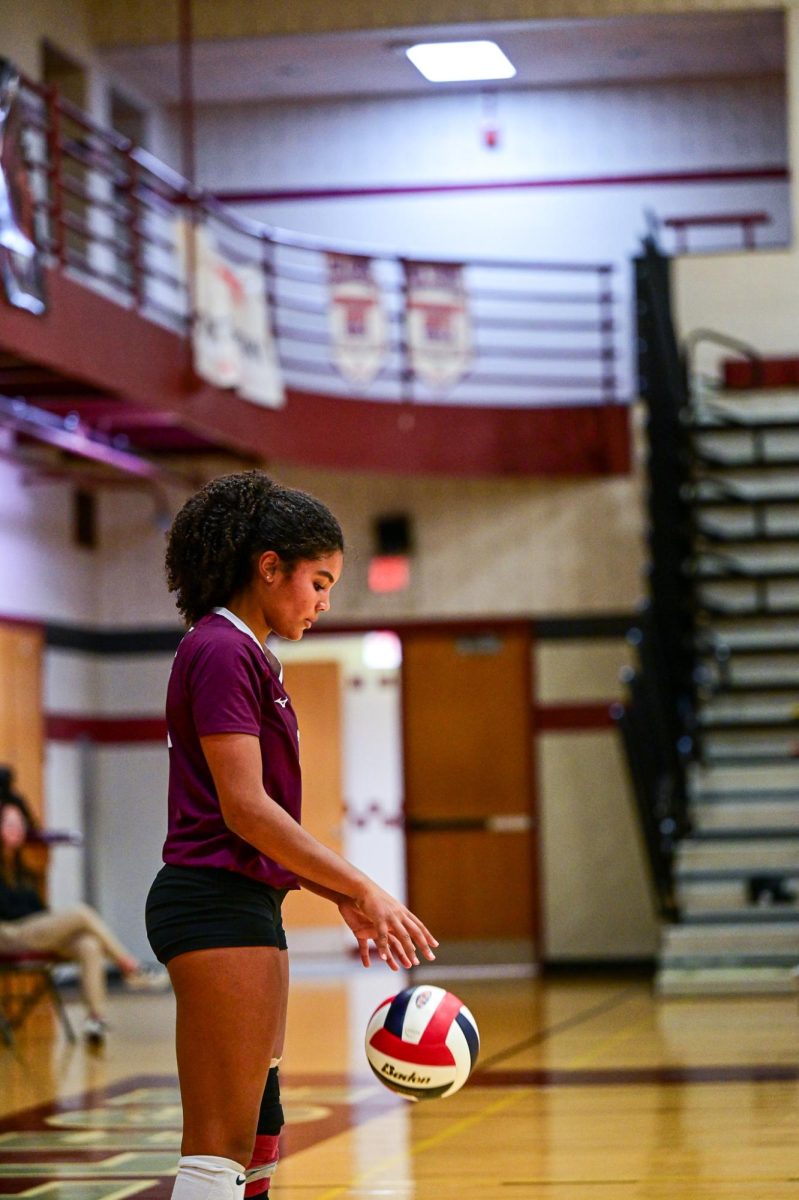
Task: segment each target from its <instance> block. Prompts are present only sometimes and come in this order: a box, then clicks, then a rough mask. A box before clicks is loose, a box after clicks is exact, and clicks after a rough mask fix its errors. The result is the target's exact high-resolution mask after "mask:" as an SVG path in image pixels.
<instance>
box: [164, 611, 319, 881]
mask: <svg viewBox="0 0 799 1200" xmlns="http://www.w3.org/2000/svg"><path fill="white" fill-rule="evenodd" d="M223 612H226V610H222V611H219V612H213V613H209V614H208V615H207V616H205V617H203V618H202V619H201V620H199V621H198V622H197V624H196V625H195V626H194V627H193V628H192V629H190V630H189V631H188V633H187V634H186V635H185V637H184V638H183V640H182V642H181V643H180V645H179V647H178V651H177V654H176V655H175V661H174V663H173V664H172V672H171V675H170V677H169V686H168V688H167V698H166V720H167V729H168V732H169V819H168V829H167V837H166V842H165V843H164V862H166V863H171V864H173V865H175V866H182V867H224V868H225V869H227V870H229V871H238V872H239V873H240V874H242V875H248V876H249V877H250V878H252V879H258V880H260V881H261V882H263V883H268V884H270V885H271V886H272V887H275V888H295V887H298V886H299V885H298V883H297V877H296V875H294V874H293V873H292V872H291V871H288V870H286V869H285V868H284V867H281V866H280V864H279V863H276V862H274V861H273V860H272V859H271V858H268V857H267V856H266V855H265V854H262V853H261V852H260V851H259V850H256V849H255V847H254V846H251V845H250V843H249V842H245V841H244V840H243V838H240V837H238V836H237V835H236V834H235V833H233V832H232V831H231V830H230V829H228V827H227V825H226V824H225V822H224V819H223V817H222V812H221V809H220V807H219V797H218V796H217V793H216V788H215V787H214V781H213V778H212V776H211V772H210V770H209V768H208V763H207V762H206V759H205V755H204V754H203V750H202V746H201V745H200V738H201V737H205V736H206V735H208V734H211V733H249V734H253V735H254V736H255V737H257V738H258V740H259V742H260V744H261V759H262V761H263V781H264V788H265V789H266V792H267V795H269V796H270V797H271V798H272V799H273V800H274V801H275V802H276V803H277V804H279V805H280V806H281V808H284V809H285V810H286V812H287V813H289V814H290V815H291V816H292V817H294V819H295V820H296V821H299V820H300V805H301V795H302V789H301V781H300V760H299V733H298V731H297V718H296V716H295V715H294V710H293V709H292V707H291V701H290V700H289V697H288V696H287V695H286V693H285V691H284V690H283V684H282V682H281V679H280V670H279V664H278V662H277V660H276V659H275V658H274V656H273V655H270V654H268V652H267V651H265V650H264V648H263V646H261V645H259V643H258V641H257V639H256V638H255V635H254V634H252V633H250V632H249V631H248V630H247V627H246V626H245V625H244V624H243V622H241V621H238V619H237V618H234V617H233V616H232V614H229V615H223Z"/></svg>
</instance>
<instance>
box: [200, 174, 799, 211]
mask: <svg viewBox="0 0 799 1200" xmlns="http://www.w3.org/2000/svg"><path fill="white" fill-rule="evenodd" d="M790 177H791V174H790V171H789V169H788V168H787V167H786V166H784V165H779V166H764V167H721V168H719V169H718V170H701V171H649V172H645V173H640V172H635V173H633V174H628V175H577V176H555V177H552V178H550V179H495V180H477V181H472V182H464V183H405V184H402V183H399V184H393V185H380V184H375V185H368V184H364V185H361V186H356V185H352V186H350V187H319V188H270V189H257V188H250V189H249V190H239V191H236V190H232V189H231V190H230V191H226V190H224V189H223V190H222V191H220V192H215V193H214V194H215V196H216V199H217V200H222V201H224V203H225V204H263V203H267V202H269V201H280V200H355V199H361V198H365V197H367V196H419V195H430V194H432V195H435V194H439V193H446V192H503V191H531V190H535V189H543V188H579V187H593V188H596V187H648V186H652V185H661V184H680V183H681V184H686V183H769V182H772V181H777V182H779V183H785V182H787V181H788V180H789V179H790Z"/></svg>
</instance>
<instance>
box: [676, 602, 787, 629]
mask: <svg viewBox="0 0 799 1200" xmlns="http://www.w3.org/2000/svg"><path fill="white" fill-rule="evenodd" d="M702 607H703V608H704V613H702V612H701V611H699V612H697V614H696V615H697V619H698V620H699V621H700V622H702V623H707V622H708V621H709V620H710V619H711V618H715V619H716V620H717V622H718V623H719V624H721V623H723V622H729V623H746V622H752V623H755V622H763V621H770V620H775V621H785V620H789V619H793V620H797V619H799V605H797V606H796V607H794V608H790V607H784V608H774V607H762V606H760V605H758V604H755V605H750V606H748V607H746V608H741V607H740V606H739V607H737V608H731V607H729V606H723V605H722V604H721V603H720V602H719V601H718V600H710V601H709V600H707V599H705V600H703V602H702Z"/></svg>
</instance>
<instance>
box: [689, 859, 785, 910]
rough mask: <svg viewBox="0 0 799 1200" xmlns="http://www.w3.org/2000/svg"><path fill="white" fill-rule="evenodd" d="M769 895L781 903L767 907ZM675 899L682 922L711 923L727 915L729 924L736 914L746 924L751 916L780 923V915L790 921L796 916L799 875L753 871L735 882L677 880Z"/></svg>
mask: <svg viewBox="0 0 799 1200" xmlns="http://www.w3.org/2000/svg"><path fill="white" fill-rule="evenodd" d="M769 894H771V895H775V894H779V895H780V896H781V897H782V899H780V900H779V901H777V900H773V901H772V902H771V903H768V902H767V898H768V896H769ZM675 895H676V899H677V904H678V908H679V912H680V920H681V921H692V920H694V919H697V920H700V919H707V920H710V919H712V918H714V917H715V916H716V915H721V916H725V917H726V916H727V915H729V916H730V919H731V920H732V919H735V918H734V914H736V913H738V914H743V915H742V916H741V919H742V920H749V915H748V914H751V913H758V914H762V915H763V919H764V920H769V921H771V920H777V919H780V916H779V915H778V914H782V913H787V914H788V915H789V916H790V917H791V918H793V917H795V916H797V915H799V871H794V872H793V873H791V872H790V871H785V872H782V871H770V872H769V871H765V872H760V873H758V872H757V871H753V872H751V874H749V875H739V876H738V877H736V878H711V879H692V878H688V879H680V880H678V881H677V883H676V888H675Z"/></svg>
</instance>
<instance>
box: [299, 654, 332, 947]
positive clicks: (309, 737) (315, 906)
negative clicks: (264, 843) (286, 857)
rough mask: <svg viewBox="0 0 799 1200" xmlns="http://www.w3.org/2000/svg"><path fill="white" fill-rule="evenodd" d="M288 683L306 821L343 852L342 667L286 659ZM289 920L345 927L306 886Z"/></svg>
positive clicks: (316, 834) (312, 830)
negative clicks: (297, 736)
mask: <svg viewBox="0 0 799 1200" xmlns="http://www.w3.org/2000/svg"><path fill="white" fill-rule="evenodd" d="M285 684H286V691H287V692H288V694H289V696H291V703H292V705H293V707H294V711H295V712H296V714H297V720H298V722H299V726H300V764H301V766H302V823H303V825H304V826H305V828H306V829H307V830H308V831H309V832H310V833H312V834H313V835H314V837H318V838H319V840H320V841H322V842H324V843H325V845H326V846H330V847H331V848H332V849H333V850H337V851H338V852H339V853H341V844H342V821H343V817H344V797H343V783H342V755H341V745H342V705H341V668H340V666H339V664H338V663H337V662H292V663H287V664H286V667H285ZM286 923H287V925H291V927H292V928H294V929H297V928H306V929H307V928H330V927H332V926H340V925H341V917H340V916H339V914H338V911H337V909H336V908H335V906H334V905H333V904H331V903H330V902H329V901H328V900H323V899H322V897H321V896H315V895H314V894H313V893H312V892H306V891H303V892H300V893H298V894H297V893H292V894H291V895H290V896H288V897H287V898H286Z"/></svg>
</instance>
